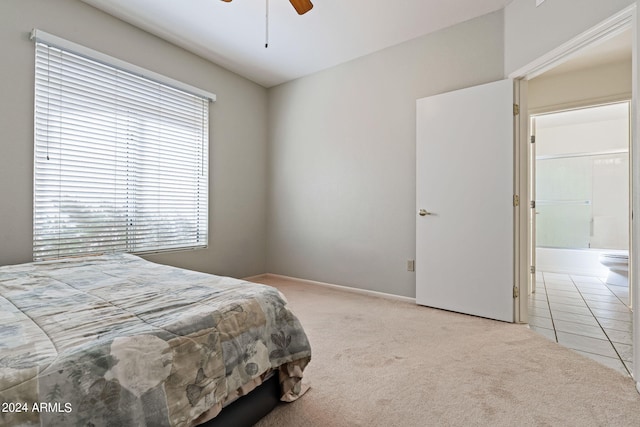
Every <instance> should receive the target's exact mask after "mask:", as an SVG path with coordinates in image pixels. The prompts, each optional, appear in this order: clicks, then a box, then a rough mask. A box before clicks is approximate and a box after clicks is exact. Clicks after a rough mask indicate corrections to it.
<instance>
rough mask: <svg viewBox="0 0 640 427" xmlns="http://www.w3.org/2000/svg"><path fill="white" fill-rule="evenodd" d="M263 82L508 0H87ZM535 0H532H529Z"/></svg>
mask: <svg viewBox="0 0 640 427" xmlns="http://www.w3.org/2000/svg"><path fill="white" fill-rule="evenodd" d="M82 1H84V2H85V3H88V4H90V5H93V6H95V7H96V8H99V9H101V10H103V11H105V12H107V13H109V14H111V15H113V16H116V17H118V18H120V19H122V20H123V21H126V22H129V23H131V24H133V25H135V26H137V27H140V28H142V29H144V30H146V31H148V32H150V33H152V34H155V35H157V36H159V37H161V38H163V39H165V40H168V41H170V42H172V43H174V44H176V45H178V46H181V47H183V48H185V49H187V50H190V51H192V52H194V53H196V54H198V55H200V56H202V57H204V58H207V59H209V60H211V61H212V62H214V63H216V64H218V65H220V66H222V67H224V68H227V69H229V70H231V71H233V72H236V73H237V74H240V75H242V76H245V77H246V78H248V79H250V80H253V81H254V82H256V83H259V84H261V85H263V86H265V87H271V86H275V85H278V84H280V83H283V82H286V81H289V80H293V79H296V78H298V77H302V76H305V75H308V74H312V73H314V72H317V71H320V70H323V69H326V68H329V67H332V66H334V65H337V64H340V63H343V62H346V61H349V60H351V59H354V58H357V57H360V56H363V55H367V54H369V53H372V52H375V51H378V50H381V49H384V48H386V47H389V46H393V45H396V44H399V43H402V42H404V41H407V40H410V39H413V38H416V37H419V36H422V35H424V34H428V33H431V32H434V31H437V30H439V29H442V28H446V27H449V26H451V25H454V24H457V23H460V22H463V21H466V20H469V19H472V18H475V17H477V16H481V15H484V14H487V13H490V12H493V11H496V10H499V9H502V8H503V7H504V6H505V5H507V4H508V3H510V2H511V0H393V1H389V0H385V1H383V0H313V2H314V8H313V9H312V10H311V11H310V12H308V13H307V14H305V15H302V16H299V15H298V14H297V13H296V12H295V10H294V9H293V7H292V6H291V4H290V3H289V1H288V0H268V1H269V47H268V48H266V49H265V46H264V45H265V38H266V31H265V16H266V2H267V0H235V1H233V2H231V3H225V2H222V1H220V0H82ZM531 1H533V0H531Z"/></svg>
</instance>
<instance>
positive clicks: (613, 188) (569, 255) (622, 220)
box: [534, 102, 629, 274]
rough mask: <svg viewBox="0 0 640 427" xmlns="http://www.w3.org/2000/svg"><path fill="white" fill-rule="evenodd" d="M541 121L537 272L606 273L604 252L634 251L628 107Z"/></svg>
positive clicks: (543, 117) (560, 114)
mask: <svg viewBox="0 0 640 427" xmlns="http://www.w3.org/2000/svg"><path fill="white" fill-rule="evenodd" d="M534 123H535V125H534V126H535V135H536V144H535V145H536V147H535V149H536V165H535V168H536V175H535V176H536V179H535V185H536V205H535V208H536V209H535V211H536V217H535V221H536V228H535V229H536V247H537V250H536V256H537V264H538V268H539V269H541V270H546V271H558V272H571V273H584V274H602V273H604V272H605V271H606V270H604V268H603V267H602V266H601V265H600V264H599V263H598V261H597V259H598V256H599V254H600V253H601V252H616V251H628V248H629V148H628V147H629V108H628V103H626V102H625V103H617V104H609V105H604V106H597V107H590V108H584V109H580V110H570V111H563V112H558V113H552V114H545V115H540V116H536V117H535V120H534ZM576 270H581V271H576Z"/></svg>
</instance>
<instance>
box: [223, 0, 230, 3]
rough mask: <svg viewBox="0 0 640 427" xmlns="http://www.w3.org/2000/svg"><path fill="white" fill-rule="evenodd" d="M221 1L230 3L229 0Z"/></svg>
mask: <svg viewBox="0 0 640 427" xmlns="http://www.w3.org/2000/svg"><path fill="white" fill-rule="evenodd" d="M222 1H224V2H227V3H231V0H222Z"/></svg>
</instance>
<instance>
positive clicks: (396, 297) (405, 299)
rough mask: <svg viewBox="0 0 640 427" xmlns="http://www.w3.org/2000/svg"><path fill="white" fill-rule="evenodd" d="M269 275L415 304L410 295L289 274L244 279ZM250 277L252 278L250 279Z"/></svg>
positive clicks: (258, 277)
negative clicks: (336, 283) (335, 283)
mask: <svg viewBox="0 0 640 427" xmlns="http://www.w3.org/2000/svg"><path fill="white" fill-rule="evenodd" d="M270 277H271V278H274V279H283V280H294V281H296V282H300V283H304V284H307V285H314V286H323V287H325V288H331V289H337V290H340V291H345V292H351V293H354V294H360V295H368V296H371V297H378V298H385V299H390V300H395V301H402V302H408V303H411V304H415V303H416V299H415V298H411V297H404V296H401V295H394V294H387V293H385V292H378V291H371V290H368V289H360V288H353V287H351V286H342V285H334V284H332V283H325V282H318V281H315V280H307V279H300V278H297V277H291V276H283V275H281V274H273V273H265V274H260V275H257V276H253V277H248V278H246V279H244V280H249V281H259V280H260V279H262V278H270ZM251 279H253V280H251Z"/></svg>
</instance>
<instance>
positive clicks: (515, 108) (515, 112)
mask: <svg viewBox="0 0 640 427" xmlns="http://www.w3.org/2000/svg"><path fill="white" fill-rule="evenodd" d="M518 114H520V106H519V105H518V104H513V115H514V116H517V115H518Z"/></svg>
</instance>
